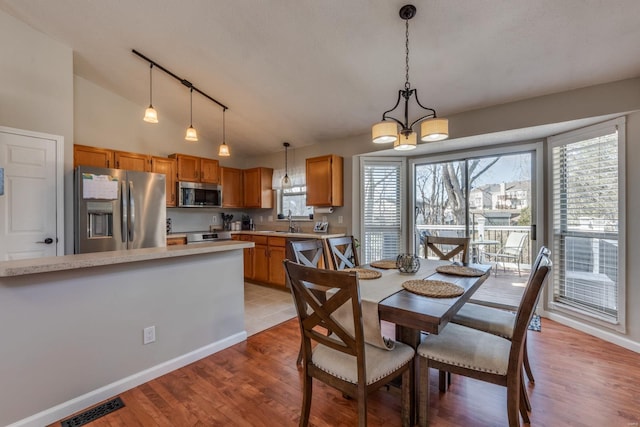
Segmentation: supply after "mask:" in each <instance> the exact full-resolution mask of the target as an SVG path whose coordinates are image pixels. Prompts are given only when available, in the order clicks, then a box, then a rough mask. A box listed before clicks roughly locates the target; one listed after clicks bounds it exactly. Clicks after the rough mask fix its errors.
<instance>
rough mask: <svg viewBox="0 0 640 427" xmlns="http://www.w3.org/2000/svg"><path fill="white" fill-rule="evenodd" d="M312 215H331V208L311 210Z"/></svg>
mask: <svg viewBox="0 0 640 427" xmlns="http://www.w3.org/2000/svg"><path fill="white" fill-rule="evenodd" d="M313 213H314V214H327V213H333V207H330V208H313Z"/></svg>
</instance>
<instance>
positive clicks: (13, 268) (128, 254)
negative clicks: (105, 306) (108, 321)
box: [0, 233, 279, 277]
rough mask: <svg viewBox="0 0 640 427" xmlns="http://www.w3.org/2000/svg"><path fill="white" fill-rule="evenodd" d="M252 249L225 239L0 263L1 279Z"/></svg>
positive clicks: (244, 244) (249, 245)
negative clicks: (193, 243)
mask: <svg viewBox="0 0 640 427" xmlns="http://www.w3.org/2000/svg"><path fill="white" fill-rule="evenodd" d="M278 234H279V233H278ZM253 246H254V244H253V242H244V241H240V240H224V241H220V242H211V243H198V244H195V245H177V246H167V247H162V248H144V249H129V250H124V251H108V252H93V253H88V254H75V255H63V256H54V257H45V258H32V259H22V260H15V261H2V262H0V277H12V276H23V275H26V274H37V273H47V272H51V271H62V270H75V269H78V268H87V267H98V266H103V265H113V264H123V263H130V262H136V261H147V260H152V259H162V258H175V257H182V256H189V255H199V254H208V253H215V252H223V251H231V250H235V249H244V248H251V247H253Z"/></svg>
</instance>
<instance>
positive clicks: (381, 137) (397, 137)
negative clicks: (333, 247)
mask: <svg viewBox="0 0 640 427" xmlns="http://www.w3.org/2000/svg"><path fill="white" fill-rule="evenodd" d="M415 15H416V7H415V6H413V5H411V4H408V5H405V6H402V8H400V18H402V19H404V20H405V63H406V68H405V83H404V89H400V90H399V91H398V99H397V100H396V105H394V107H393V108H392V109H390V110H387V111H385V112H384V113H383V114H382V121H381V122H378V123H376V124H374V125H373V127H372V128H371V136H372V138H371V139H372V141H373V142H374V143H376V144H384V143H390V142H393V143H394V144H393V148H394V149H396V150H412V149H414V148H416V145H417V139H418V138H417V134H416V132H415V131H414V130H413V126H414V125H416V124H417V123H420V140H421V141H423V142H434V141H441V140H443V139H447V138H448V137H449V121H448V120H447V119H443V118H438V117H437V116H436V110H434V109H433V108H428V107H425V106H424V105H422V104H421V103H420V101H419V100H418V90H417V89H412V88H411V83H409V20H410V19H411V18H413V17H414V16H415ZM413 95H415V100H416V103H417V104H418V106H419V107H420V108H422V109H423V110H426V111H427V114H425V115H423V116H421V117H419V118H417V119H416V120H414V121H413V122H411V123H409V100H410V99H411V97H412V96H413ZM403 100H404V101H403ZM401 101H403V104H404V115H403V117H404V121H401V120H398V119H396V118H394V117H391V116H390V115H389V113H391V112H393V111H394V110H395V109H396V108H398V106H399V105H400V102H401ZM387 119H388V120H387ZM398 127H400V131H399V132H398Z"/></svg>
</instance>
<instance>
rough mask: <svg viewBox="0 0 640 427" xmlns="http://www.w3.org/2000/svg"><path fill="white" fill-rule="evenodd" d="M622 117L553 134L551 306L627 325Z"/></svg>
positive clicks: (604, 321) (587, 316) (551, 148)
mask: <svg viewBox="0 0 640 427" xmlns="http://www.w3.org/2000/svg"><path fill="white" fill-rule="evenodd" d="M624 123H625V121H624V118H621V119H616V120H613V121H610V122H606V123H603V124H600V125H595V126H591V127H589V128H585V129H581V130H578V131H575V132H570V133H567V134H562V135H559V136H556V137H552V138H550V153H549V154H550V156H551V159H550V166H549V167H550V170H551V182H550V185H551V209H552V215H551V218H552V236H551V239H550V240H551V245H552V259H553V263H554V267H553V284H552V289H553V292H550V294H551V295H550V298H551V306H552V308H557V309H559V310H566V311H569V312H571V313H573V314H575V315H578V316H579V317H581V318H586V319H592V320H595V321H596V322H598V323H599V324H603V325H608V326H612V325H614V326H613V327H614V328H615V329H618V330H624V307H625V300H624V286H625V280H624V259H625V245H624V217H623V213H624V200H625V198H624V196H625V193H624V179H623V178H624V175H625V171H624V158H625V156H624V146H625V138H624Z"/></svg>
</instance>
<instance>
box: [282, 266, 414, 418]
mask: <svg viewBox="0 0 640 427" xmlns="http://www.w3.org/2000/svg"><path fill="white" fill-rule="evenodd" d="M284 268H285V272H286V277H287V280H288V282H289V285H290V286H291V290H292V293H293V297H294V301H295V306H296V310H297V313H298V320H299V323H300V330H301V331H302V339H303V357H304V363H303V369H304V376H303V397H302V411H301V415H300V426H301V427H305V426H307V425H308V423H309V414H310V412H311V400H312V391H313V379H316V380H319V381H322V382H323V383H325V384H327V385H329V386H331V387H334V388H336V389H337V390H339V391H341V392H342V393H343V395H347V396H350V397H352V398H354V399H356V400H357V403H358V425H359V426H366V425H367V395H368V394H369V393H371V392H372V391H375V390H377V389H378V388H380V387H382V386H384V385H386V384H387V383H389V382H390V381H392V380H393V379H395V378H397V377H400V376H401V377H402V391H401V408H402V409H401V412H402V414H401V417H402V425H403V426H408V425H409V424H410V413H409V412H410V411H409V404H410V401H409V399H410V390H411V387H412V386H413V363H412V361H413V357H414V354H415V352H414V350H413V349H412V348H411V347H410V346H408V345H406V344H403V343H401V342H396V343H395V346H394V347H393V349H388V350H387V349H382V348H379V347H375V346H373V345H370V344H367V343H366V342H365V340H364V330H363V322H362V308H361V306H360V288H359V283H358V276H357V273H356V272H346V271H336V270H326V269H318V268H312V267H307V266H304V265H301V264H296V263H294V262H292V261H290V260H285V261H284ZM313 291H316V292H313ZM318 291H320V292H323V293H325V295H326V299H324V300H320V299H318V298H317V296H316V295H317V292H318ZM329 291H331V292H329ZM328 292H329V293H328ZM345 304H347V306H350V307H351V310H352V313H353V316H351V317H350V319H349V322H353V323H352V324H350V325H349V326H351V327H352V328H353V331H354V332H353V333H350V332H348V330H347V329H346V328H345V327H344V326H343V325H342V324H340V323H338V322H337V321H336V320H335V318H334V316H333V313H334V312H335V311H336V310H337V309H338V308H340V307H342V306H343V305H345ZM318 327H321V328H323V329H326V330H328V331H329V332H330V334H329V335H328V336H327V335H324V334H323V333H321V332H319V331H318ZM313 344H315V345H313Z"/></svg>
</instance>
